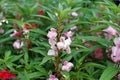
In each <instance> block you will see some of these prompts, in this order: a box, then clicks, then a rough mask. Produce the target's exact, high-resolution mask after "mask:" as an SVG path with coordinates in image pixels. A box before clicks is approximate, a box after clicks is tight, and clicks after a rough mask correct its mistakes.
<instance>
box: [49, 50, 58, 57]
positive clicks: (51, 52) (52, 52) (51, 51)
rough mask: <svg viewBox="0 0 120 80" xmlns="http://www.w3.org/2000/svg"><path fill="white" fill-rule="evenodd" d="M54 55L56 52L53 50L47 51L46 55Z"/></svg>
mask: <svg viewBox="0 0 120 80" xmlns="http://www.w3.org/2000/svg"><path fill="white" fill-rule="evenodd" d="M56 54H57V52H56V51H55V50H53V49H51V50H49V51H48V55H51V56H55V55H56Z"/></svg>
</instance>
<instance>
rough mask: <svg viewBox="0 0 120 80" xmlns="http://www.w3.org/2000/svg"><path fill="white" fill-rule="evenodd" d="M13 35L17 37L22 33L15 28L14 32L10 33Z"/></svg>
mask: <svg viewBox="0 0 120 80" xmlns="http://www.w3.org/2000/svg"><path fill="white" fill-rule="evenodd" d="M10 36H11V37H14V36H17V37H21V36H22V35H21V34H20V32H18V31H16V30H14V33H12V34H10Z"/></svg>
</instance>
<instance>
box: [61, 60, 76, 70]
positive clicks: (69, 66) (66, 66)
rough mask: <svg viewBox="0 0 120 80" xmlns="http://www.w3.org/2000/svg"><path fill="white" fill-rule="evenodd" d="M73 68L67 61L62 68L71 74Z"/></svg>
mask: <svg viewBox="0 0 120 80" xmlns="http://www.w3.org/2000/svg"><path fill="white" fill-rule="evenodd" d="M73 66H74V65H73V63H71V62H68V61H65V62H64V63H63V66H62V70H65V71H67V72H69V71H70V70H71V68H72V67H73Z"/></svg>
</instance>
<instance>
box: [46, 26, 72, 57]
mask: <svg viewBox="0 0 120 80" xmlns="http://www.w3.org/2000/svg"><path fill="white" fill-rule="evenodd" d="M64 35H65V37H63V36H61V37H60V40H59V41H58V42H57V40H56V37H57V32H56V29H54V28H51V29H50V31H49V32H48V34H47V36H48V38H49V44H50V45H51V49H50V50H49V51H48V55H53V56H57V55H58V50H66V52H67V53H68V54H70V53H71V50H70V44H71V42H72V40H71V38H70V37H71V36H72V32H71V31H69V32H66V33H64ZM66 38H67V39H66ZM56 46H57V47H56Z"/></svg>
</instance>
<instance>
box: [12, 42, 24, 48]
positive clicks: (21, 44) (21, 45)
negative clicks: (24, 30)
mask: <svg viewBox="0 0 120 80" xmlns="http://www.w3.org/2000/svg"><path fill="white" fill-rule="evenodd" d="M13 47H14V48H15V49H21V48H22V47H23V42H21V41H20V40H16V41H15V42H14V43H13Z"/></svg>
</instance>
